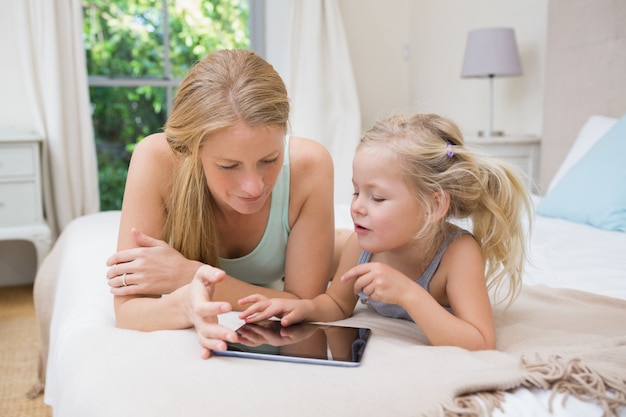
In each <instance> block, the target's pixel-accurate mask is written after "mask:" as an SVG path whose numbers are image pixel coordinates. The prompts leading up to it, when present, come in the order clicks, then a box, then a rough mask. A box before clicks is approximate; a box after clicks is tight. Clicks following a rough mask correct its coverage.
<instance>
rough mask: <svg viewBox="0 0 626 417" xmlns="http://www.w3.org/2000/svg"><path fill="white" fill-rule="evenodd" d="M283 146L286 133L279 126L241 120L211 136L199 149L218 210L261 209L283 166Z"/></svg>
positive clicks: (244, 210)
mask: <svg viewBox="0 0 626 417" xmlns="http://www.w3.org/2000/svg"><path fill="white" fill-rule="evenodd" d="M284 148H285V144H284V132H283V130H282V129H281V128H278V127H268V126H264V127H255V128H252V127H250V126H248V125H247V124H245V123H243V122H238V123H237V124H235V125H233V126H230V127H227V128H224V129H222V130H220V131H218V132H216V133H214V134H213V135H211V138H209V139H208V140H207V141H206V142H205V143H204V144H203V145H202V147H201V149H200V160H201V162H202V166H203V168H204V175H205V176H206V180H207V184H208V186H209V190H210V191H211V195H212V196H213V198H214V200H215V202H216V203H217V205H218V207H219V209H221V210H223V211H225V212H228V211H233V210H234V211H236V212H239V213H241V214H253V213H256V212H258V211H259V210H261V208H263V206H264V205H265V203H266V202H267V199H268V198H269V197H270V195H271V193H272V189H273V188H274V184H275V183H276V179H277V178H278V174H279V173H280V170H281V167H282V165H283V159H284Z"/></svg>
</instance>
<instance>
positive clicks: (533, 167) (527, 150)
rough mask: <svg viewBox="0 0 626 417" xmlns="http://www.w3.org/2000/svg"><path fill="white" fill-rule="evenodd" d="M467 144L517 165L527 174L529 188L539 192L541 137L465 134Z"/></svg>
mask: <svg viewBox="0 0 626 417" xmlns="http://www.w3.org/2000/svg"><path fill="white" fill-rule="evenodd" d="M465 144H466V145H467V146H468V147H471V148H475V149H476V150H479V151H482V152H484V153H486V154H488V155H490V156H494V157H497V158H501V159H502V160H504V161H506V162H508V163H510V164H511V165H515V166H517V167H519V168H520V169H521V172H522V174H523V175H525V176H526V178H525V180H526V184H527V185H528V186H529V189H530V190H531V191H532V192H534V193H537V192H538V188H537V184H538V183H539V156H540V151H541V139H540V138H539V137H537V136H532V135H506V136H492V137H478V136H470V135H468V136H465Z"/></svg>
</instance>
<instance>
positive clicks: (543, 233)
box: [36, 212, 626, 417]
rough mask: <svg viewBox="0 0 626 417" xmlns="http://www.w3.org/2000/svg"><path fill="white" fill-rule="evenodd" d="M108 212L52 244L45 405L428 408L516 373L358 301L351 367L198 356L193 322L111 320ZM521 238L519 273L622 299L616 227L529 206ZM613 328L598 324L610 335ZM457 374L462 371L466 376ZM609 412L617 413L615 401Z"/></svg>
mask: <svg viewBox="0 0 626 417" xmlns="http://www.w3.org/2000/svg"><path fill="white" fill-rule="evenodd" d="M118 220H119V213H117V212H110V213H99V214H95V215H92V216H87V217H84V218H81V219H77V220H76V221H74V222H73V223H72V224H71V225H70V226H69V227H68V228H67V229H66V230H65V231H64V236H63V237H62V239H61V240H60V242H59V244H58V245H59V247H58V248H55V251H53V254H56V256H57V257H58V259H57V260H58V278H57V279H58V284H57V288H56V296H55V300H54V310H53V311H54V314H53V318H52V325H51V328H50V350H49V360H48V364H47V375H48V376H47V384H46V393H45V400H46V402H47V403H48V404H50V405H52V406H53V409H54V415H55V417H59V416H61V417H70V416H90V417H97V416H116V417H121V416H139V415H146V416H148V415H149V416H172V415H180V416H206V415H209V414H213V413H215V414H219V415H222V416H224V415H225V416H241V415H247V414H249V415H255V416H272V417H278V416H283V415H284V416H293V415H298V416H309V415H310V416H320V415H323V416H353V415H354V416H357V415H359V416H362V415H390V416H415V415H436V414H439V413H443V408H442V406H443V405H446V404H447V405H448V406H449V404H450V392H449V387H450V386H451V382H450V381H453V384H452V385H454V384H456V385H455V386H457V387H460V391H459V392H457V394H459V395H460V394H463V393H464V392H466V391H467V389H468V387H470V388H471V387H473V388H472V389H470V390H469V391H476V390H479V391H480V390H483V389H485V388H489V387H491V386H492V385H490V384H492V383H493V381H494V375H495V376H496V377H495V380H497V382H499V383H502V382H503V381H513V382H511V385H510V387H511V388H515V387H517V386H519V385H520V384H521V383H523V382H524V380H525V379H524V378H523V375H522V377H520V374H523V372H520V368H519V366H518V364H519V355H518V356H516V355H511V354H507V353H503V352H495V351H492V352H478V353H471V352H466V351H463V350H462V349H458V348H450V347H437V348H433V347H430V346H428V345H427V344H426V340H425V338H424V336H423V335H422V333H421V332H420V331H419V329H418V328H417V327H416V326H415V325H414V324H413V323H409V322H405V321H401V320H394V319H387V318H383V317H380V316H378V315H376V314H375V313H372V312H371V311H368V310H366V309H364V308H362V307H361V308H359V309H358V310H357V312H356V314H355V315H354V316H353V317H351V318H350V319H348V320H346V321H344V323H346V324H358V325H365V326H368V327H371V328H372V329H373V335H372V338H371V340H370V344H369V345H368V347H367V349H366V352H365V356H364V362H363V364H362V365H361V366H360V367H358V368H336V367H328V366H318V365H306V364H291V363H278V362H268V361H258V360H250V359H238V358H221V357H220V358H211V359H210V360H207V361H203V360H201V359H200V358H199V353H200V349H199V345H198V343H197V341H196V336H195V333H194V331H193V330H182V331H180V330H179V331H159V332H152V333H142V332H136V331H128V330H120V329H116V328H115V327H114V326H113V322H114V320H113V304H112V296H111V295H110V293H109V291H108V286H107V284H106V279H105V278H104V277H105V273H106V266H105V260H106V258H107V257H108V256H109V255H110V254H111V253H112V252H113V251H114V249H115V239H116V236H117V221H118ZM339 223H340V224H341V222H339ZM531 248H532V252H531V259H530V261H531V262H532V265H531V266H530V267H529V268H528V269H527V272H526V275H525V282H526V283H528V284H545V285H548V286H552V287H572V288H577V289H580V290H587V291H591V292H595V293H598V294H605V295H609V296H613V297H619V298H623V299H626V257H625V256H624V255H623V254H624V253H626V234H623V233H614V232H605V231H601V230H598V229H594V228H591V227H586V226H582V225H574V224H571V223H567V222H562V221H559V220H553V219H545V218H538V219H537V222H536V224H535V226H534V234H533V240H532V243H531ZM54 264H55V262H51V261H49V262H48V265H50V268H48V270H46V268H43V270H42V271H40V274H39V276H38V278H37V279H38V280H40V279H41V281H42V282H41V283H40V284H38V285H40V286H41V288H46V287H45V280H46V279H49V277H51V276H56V273H57V271H56V270H55V268H54V266H55V265H54ZM537 288H539V287H536V288H535V290H536V289H537ZM548 291H550V290H548ZM40 292H43V291H40ZM36 295H37V294H36ZM48 297H49V295H48ZM48 297H45V296H44V295H42V294H39V295H38V297H37V298H38V299H39V300H38V303H39V304H40V305H43V304H45V303H46V301H44V300H43V299H45V298H48ZM623 304H625V305H626V303H623ZM620 305H621V304H620ZM617 308H621V307H619V306H618V307H617ZM555 311H558V309H557V310H555ZM512 312H513V313H515V314H518V313H519V312H518V311H516V310H512ZM522 316H523V315H522ZM624 317H626V310H624ZM220 320H221V321H222V322H223V323H225V324H226V325H228V326H231V327H233V328H234V327H235V326H237V325H239V320H238V319H237V318H236V315H235V314H226V315H224V316H222V317H221V318H220ZM624 323H625V324H626V320H625V321H624ZM617 328H618V329H619V327H617ZM507 329H509V330H510V328H507ZM508 334H509V335H510V334H511V333H510V332H509V333H508ZM512 334H514V332H513V333H512ZM624 334H626V328H625V330H624ZM614 336H615V335H614V334H610V335H602V337H606V338H607V340H609V339H610V340H611V341H613V340H614V339H615V338H614ZM507 339H508V340H510V336H509V337H507ZM615 340H617V342H619V340H620V339H619V338H617V339H615ZM594 342H595V340H594ZM607 343H608V342H607ZM512 346H515V345H514V344H512ZM433 351H436V352H437V353H436V355H433V354H432V352H433ZM458 369H463V370H464V371H463V373H459V372H457V371H456V370H458ZM468 370H469V372H468ZM472 370H474V372H471V371H472ZM442 375H444V376H446V378H441V376H442ZM468 375H473V376H472V377H471V379H469V380H468ZM620 378H621V379H623V378H626V374H625V375H622V376H621V377H620V376H619V375H618V376H617V380H618V382H619V380H620ZM438 384H441V385H438ZM549 396H550V391H549V390H543V389H539V390H538V389H534V388H521V389H517V390H515V391H513V392H512V393H510V394H506V395H505V396H504V398H505V401H504V404H503V406H504V409H503V412H504V413H505V414H506V415H509V416H524V415H533V416H542V415H546V416H547V415H550V414H548V411H547V410H548V407H549ZM561 398H562V396H558V400H559V401H560V399H561ZM487 400H493V398H490V397H487ZM553 405H554V411H555V414H552V415H557V416H558V415H563V416H565V415H577V416H578V415H590V416H591V415H597V416H599V415H602V409H601V408H600V407H599V406H598V405H596V404H595V403H593V402H584V401H580V400H577V399H574V398H569V399H568V401H567V402H566V403H565V406H562V405H561V403H560V402H558V401H557V402H553ZM497 413H499V411H496V414H497ZM587 413H588V414H587ZM619 413H621V415H625V416H626V407H621V409H619Z"/></svg>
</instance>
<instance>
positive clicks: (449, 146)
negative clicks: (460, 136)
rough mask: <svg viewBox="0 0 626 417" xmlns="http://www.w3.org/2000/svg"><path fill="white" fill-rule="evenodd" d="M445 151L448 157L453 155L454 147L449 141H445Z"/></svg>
mask: <svg viewBox="0 0 626 417" xmlns="http://www.w3.org/2000/svg"><path fill="white" fill-rule="evenodd" d="M446 153H447V154H448V158H452V157H453V156H454V148H453V147H452V144H451V143H450V142H446Z"/></svg>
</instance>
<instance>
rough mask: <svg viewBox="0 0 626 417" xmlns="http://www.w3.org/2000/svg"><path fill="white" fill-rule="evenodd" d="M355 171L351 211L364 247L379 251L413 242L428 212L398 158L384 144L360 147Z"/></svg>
mask: <svg viewBox="0 0 626 417" xmlns="http://www.w3.org/2000/svg"><path fill="white" fill-rule="evenodd" d="M352 171H353V175H352V183H353V185H354V196H353V198H352V205H351V209H350V212H351V215H352V220H353V222H354V230H355V232H356V233H357V237H358V239H359V245H360V246H361V248H362V249H364V250H366V251H368V252H372V253H377V252H382V251H388V250H393V249H396V248H401V247H403V246H405V245H407V244H409V245H413V244H414V240H413V237H414V236H415V234H416V233H417V232H418V231H419V229H420V228H421V226H422V225H423V224H424V218H425V215H424V210H422V209H421V207H420V206H419V204H418V202H417V200H416V199H415V197H413V195H412V194H411V192H410V191H409V189H408V187H407V185H406V183H405V182H404V179H403V176H402V174H401V172H400V168H399V167H398V161H397V160H395V159H393V158H392V157H391V156H390V155H389V152H386V151H384V150H383V151H382V152H381V148H364V149H360V150H358V151H357V153H356V155H355V157H354V161H353V164H352Z"/></svg>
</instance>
